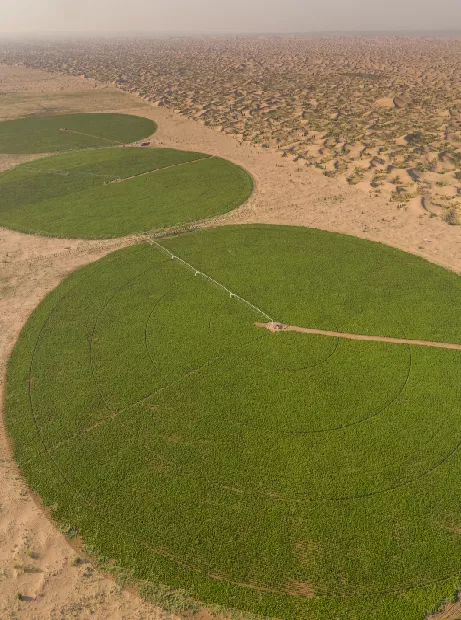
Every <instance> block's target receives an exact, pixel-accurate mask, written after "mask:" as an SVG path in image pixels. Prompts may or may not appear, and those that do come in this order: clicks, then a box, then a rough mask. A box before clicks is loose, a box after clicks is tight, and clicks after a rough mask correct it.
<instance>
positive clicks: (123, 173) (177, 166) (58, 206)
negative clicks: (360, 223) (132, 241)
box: [0, 147, 253, 239]
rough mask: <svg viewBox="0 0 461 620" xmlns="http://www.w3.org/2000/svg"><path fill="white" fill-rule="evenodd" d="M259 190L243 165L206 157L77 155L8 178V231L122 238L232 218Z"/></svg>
mask: <svg viewBox="0 0 461 620" xmlns="http://www.w3.org/2000/svg"><path fill="white" fill-rule="evenodd" d="M252 189H253V184H252V180H251V177H250V176H249V175H248V174H247V173H246V172H245V171H244V170H243V169H242V168H240V167H238V166H236V165H235V164H232V163H231V162H229V161H227V160H224V159H220V158H219V157H211V156H210V155H204V154H203V153H191V152H186V151H177V150H174V149H152V148H148V149H142V148H136V147H125V148H107V149H97V150H88V151H77V152H73V153H64V154H60V155H55V156H53V157H46V158H43V159H37V160H34V161H32V162H27V163H25V164H22V165H20V166H17V167H16V168H12V169H10V170H7V171H6V172H4V173H2V174H0V194H1V196H2V200H1V203H0V226H5V227H7V228H11V229H13V230H19V231H22V232H26V233H38V234H44V235H51V236H57V237H68V238H80V239H82V238H85V239H99V238H109V237H121V236H123V235H127V234H130V233H141V232H145V231H149V230H152V229H156V228H162V227H167V226H174V225H181V224H185V223H187V222H191V221H194V220H199V219H203V218H208V217H212V216H215V215H220V214H222V213H226V212H227V211H230V210H232V209H234V208H235V207H238V206H239V205H241V204H242V203H244V202H245V200H247V198H248V197H249V196H250V194H251V192H252Z"/></svg>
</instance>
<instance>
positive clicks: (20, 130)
mask: <svg viewBox="0 0 461 620" xmlns="http://www.w3.org/2000/svg"><path fill="white" fill-rule="evenodd" d="M156 129H157V125H156V124H155V123H154V121H152V120H150V119H148V118H143V117H141V116H133V115H130V114H99V113H98V114H62V115H57V116H38V117H28V118H19V119H15V120H11V121H3V122H0V153H54V152H58V151H70V150H75V149H88V148H97V147H101V146H116V145H118V144H129V143H130V142H134V141H136V140H141V139H142V138H147V137H149V136H150V135H152V134H153V133H154V132H155V131H156Z"/></svg>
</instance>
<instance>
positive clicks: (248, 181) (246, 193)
mask: <svg viewBox="0 0 461 620" xmlns="http://www.w3.org/2000/svg"><path fill="white" fill-rule="evenodd" d="M116 148H118V147H100V148H98V149H80V150H79V151H78V152H79V153H85V152H86V151H94V150H97V151H98V152H100V151H101V150H114V149H116ZM137 148H138V147H132V146H129V145H128V146H126V147H123V148H122V147H120V150H123V152H126V151H128V150H129V149H137ZM167 150H169V151H176V152H178V153H192V152H193V151H183V150H181V149H175V148H167V147H158V148H157V147H153V148H149V149H145V150H143V151H144V152H152V151H167ZM71 153H72V152H69V151H67V152H58V153H52V154H45V156H44V157H39V158H37V159H34V160H32V161H31V162H23V163H19V164H18V165H16V166H14V167H12V168H8V169H7V170H4V171H1V172H0V178H1V177H2V175H4V174H7V173H8V172H12V171H15V170H18V171H20V170H21V167H23V166H24V168H27V166H30V165H31V164H36V163H39V162H42V161H45V160H46V161H48V160H52V159H57V158H60V157H61V156H66V155H69V154H71ZM200 154H201V155H202V159H204V160H205V159H209V160H212V159H213V160H217V161H221V162H225V164H226V166H227V167H228V168H229V169H233V170H234V171H235V175H236V177H237V176H238V177H239V178H240V179H241V181H242V188H241V194H240V195H239V196H236V197H234V198H233V199H232V201H231V203H230V204H229V205H227V206H226V207H225V208H224V209H221V210H218V211H215V212H214V213H212V214H210V215H206V216H205V217H203V218H202V217H192V218H187V217H184V218H181V219H178V220H177V221H175V222H170V223H168V224H166V226H155V225H153V226H152V227H149V228H148V229H136V228H134V229H132V230H125V231H124V232H122V233H121V234H119V233H105V234H97V235H92V234H86V233H84V231H82V230H81V231H80V232H79V233H78V234H72V233H71V232H70V233H65V234H56V233H53V232H51V231H49V230H46V228H44V229H39V228H38V227H36V226H28V225H21V224H14V223H11V222H7V221H5V220H3V221H2V213H1V211H0V227H3V228H5V229H8V230H12V231H15V232H21V233H24V234H27V235H37V236H41V237H50V238H59V239H85V240H104V239H118V238H122V237H125V236H128V235H146V234H154V233H155V232H157V231H162V230H163V229H164V228H165V229H176V228H183V227H187V226H193V225H197V224H200V223H201V222H206V221H208V220H210V219H211V220H212V219H214V218H217V217H220V216H224V215H227V214H229V213H231V212H232V211H234V210H235V209H238V208H240V207H242V206H243V205H244V204H246V202H247V201H248V200H249V199H250V198H251V197H252V196H253V194H254V191H255V180H254V178H253V175H252V174H251V173H250V172H249V171H248V170H246V169H245V168H243V166H240V165H239V164H236V163H235V162H233V161H231V160H229V159H226V158H222V157H218V156H215V155H210V154H207V153H200ZM198 161H199V160H197V162H198ZM185 163H189V164H193V163H196V162H194V161H190V162H185ZM181 165H183V164H181V163H179V164H177V166H178V167H179V166H181ZM174 167H176V166H175V165H173V166H171V167H169V166H165V167H159V168H158V170H155V171H154V172H155V174H161V173H162V171H168V170H170V169H171V168H174ZM136 176H138V175H135V177H136ZM142 176H144V173H142V174H140V175H139V177H142ZM122 180H123V181H125V180H133V179H130V177H128V178H127V179H122ZM84 191H86V190H84ZM76 194H78V192H74V193H71V194H69V197H72V196H73V195H76ZM63 203H64V204H65V197H64V198H63ZM36 205H40V203H35V204H34V203H31V204H30V205H26V207H28V206H30V207H32V208H33V207H34V206H36ZM9 212H11V211H9Z"/></svg>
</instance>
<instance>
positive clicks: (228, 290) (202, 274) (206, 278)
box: [147, 239, 273, 323]
mask: <svg viewBox="0 0 461 620" xmlns="http://www.w3.org/2000/svg"><path fill="white" fill-rule="evenodd" d="M147 243H148V244H149V245H153V246H156V247H157V248H159V249H160V250H161V251H163V252H165V253H166V254H168V256H169V257H170V258H171V260H177V261H178V262H180V263H182V264H183V265H184V266H185V267H187V268H188V269H190V270H191V271H193V272H194V275H195V276H201V277H202V278H204V279H205V280H207V281H208V282H211V283H212V284H214V285H216V286H217V287H218V288H220V289H221V290H223V291H225V292H226V293H227V294H228V295H229V297H230V298H231V299H237V300H238V301H241V302H243V303H244V304H246V305H247V306H249V307H250V308H251V309H252V310H255V311H256V312H258V313H259V314H261V315H262V316H264V317H266V319H269V321H270V322H271V323H273V319H271V318H270V316H269V315H268V314H266V312H264V311H263V310H261V308H258V306H255V305H254V304H252V303H251V302H250V301H248V300H247V299H244V298H243V297H241V296H240V295H237V293H234V292H233V291H231V290H230V289H228V288H227V286H224V284H221V282H218V281H217V280H215V279H214V278H212V277H211V276H209V275H207V274H206V273H203V271H199V270H198V269H197V268H196V267H194V266H193V265H191V264H190V263H188V262H186V261H185V260H184V259H182V258H181V257H180V256H176V254H173V253H172V252H170V250H168V249H167V248H166V247H164V246H163V245H160V243H157V241H154V240H153V239H147Z"/></svg>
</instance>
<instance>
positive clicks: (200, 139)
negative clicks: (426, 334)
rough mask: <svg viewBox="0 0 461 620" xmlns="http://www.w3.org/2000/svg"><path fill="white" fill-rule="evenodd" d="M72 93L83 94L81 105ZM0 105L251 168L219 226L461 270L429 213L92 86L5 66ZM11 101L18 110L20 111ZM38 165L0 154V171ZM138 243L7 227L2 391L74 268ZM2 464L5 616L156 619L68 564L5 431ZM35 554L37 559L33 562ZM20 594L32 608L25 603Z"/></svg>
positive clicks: (4, 110)
mask: <svg viewBox="0 0 461 620" xmlns="http://www.w3.org/2000/svg"><path fill="white" fill-rule="evenodd" d="M72 93H76V97H75V99H73V98H72V97H71V94H72ZM0 95H6V96H5V97H1V96H0V119H6V118H14V117H17V116H24V115H26V114H32V113H36V112H43V111H46V112H52V113H69V112H76V111H95V112H96V111H105V112H111V111H113V112H121V111H123V112H124V113H132V114H142V115H145V116H146V117H148V118H152V119H154V120H155V121H156V122H157V123H158V125H159V129H158V132H157V133H156V134H155V135H154V136H153V138H152V139H151V144H152V146H153V147H172V148H178V149H182V150H192V151H198V152H203V153H207V154H210V155H216V156H220V157H224V158H227V159H230V160H231V161H233V162H235V163H236V164H239V165H241V166H243V167H244V168H246V169H247V170H248V171H249V172H250V173H251V174H252V175H253V178H254V180H255V192H254V194H253V196H252V197H251V198H250V200H249V201H248V202H247V203H246V204H245V205H243V206H242V207H240V208H239V209H236V210H235V211H234V212H232V213H231V214H228V215H226V216H224V217H221V218H217V219H216V222H219V223H223V224H225V223H250V222H264V223H272V224H291V225H304V226H311V227H318V228H322V229H325V230H330V231H336V232H342V233H348V234H353V235H356V236H358V237H362V238H368V239H372V240H375V241H381V242H384V243H387V244H389V245H393V246H395V247H399V248H401V249H403V250H406V251H408V252H412V253H415V254H420V255H422V256H424V257H426V258H427V259H429V260H431V261H433V262H435V263H439V264H441V265H443V266H445V267H448V268H450V269H453V270H455V271H458V272H461V229H460V228H458V227H450V226H447V225H446V224H445V223H444V222H442V221H440V220H439V219H437V218H429V216H428V215H426V214H424V213H421V214H415V213H414V212H413V211H405V210H398V209H396V207H395V205H393V204H392V205H390V204H388V203H387V202H386V201H385V200H380V199H370V198H369V196H368V194H367V193H365V192H363V191H361V190H360V189H359V188H357V187H351V186H349V185H348V184H347V183H346V182H345V181H342V180H337V179H328V178H326V177H324V176H323V175H322V174H321V173H319V172H318V171H316V170H314V169H307V168H302V169H301V168H298V166H297V164H294V163H292V162H288V161H286V160H283V159H281V158H280V156H279V155H277V154H276V153H272V152H266V151H264V150H262V149H260V148H257V147H254V146H251V145H248V144H239V142H238V141H237V140H236V139H234V138H232V137H230V136H227V135H224V134H221V133H218V132H216V131H214V130H212V129H209V128H206V127H204V126H203V125H202V124H200V123H199V122H197V121H192V120H188V119H186V118H183V117H181V116H177V115H174V114H173V113H171V112H169V111H168V110H166V109H164V108H153V107H151V106H147V105H146V104H144V103H143V102H141V101H140V100H139V99H138V98H136V97H133V96H129V95H126V94H123V93H120V92H118V91H115V90H114V89H111V88H107V86H106V85H101V86H99V85H98V84H96V83H95V82H94V81H93V80H83V79H79V78H71V77H67V76H66V77H62V76H59V75H57V74H50V73H46V72H42V71H36V70H29V69H24V68H20V67H13V68H11V67H5V66H1V65H0ZM13 95H17V96H18V100H17V101H16V99H15V100H14V102H13V103H12V99H11V97H12V96H13ZM77 95H78V96H77ZM5 102H6V103H5ZM146 148H149V147H146ZM37 157H40V156H36V155H28V156H18V155H14V156H11V155H0V170H5V169H6V168H9V167H11V166H13V165H16V164H18V163H20V162H22V161H29V160H32V159H36V158H37ZM130 243H133V239H123V240H115V241H114V240H111V241H79V240H65V239H48V238H43V237H38V236H32V235H24V234H21V233H16V232H12V231H8V230H5V229H0V377H1V382H0V392H3V388H4V371H5V367H6V361H7V359H8V357H9V354H10V352H11V349H12V347H13V345H14V342H15V341H16V338H17V336H18V334H19V331H20V329H21V327H22V326H23V325H24V323H25V321H26V320H27V318H28V316H29V315H30V313H31V312H32V311H33V309H34V308H35V307H36V305H37V304H38V302H39V301H40V300H41V299H42V298H43V297H44V296H45V295H46V294H47V293H48V292H49V291H50V290H52V289H53V288H54V287H55V286H57V284H58V283H59V282H60V281H61V280H62V279H63V278H64V277H65V276H66V275H67V274H69V273H70V272H71V271H73V270H74V269H76V268H78V267H80V266H82V265H84V264H87V263H89V262H91V261H94V260H96V259H98V258H100V257H102V256H104V255H105V254H107V253H108V252H110V251H112V250H113V249H115V248H116V247H121V246H123V245H127V244H130ZM0 454H1V461H0V618H1V619H2V620H3V618H5V619H6V618H27V619H30V618H34V619H37V620H41V619H43V620H45V619H49V618H53V619H54V618H56V619H58V618H59V619H61V618H71V617H77V618H86V617H89V616H91V617H93V618H98V619H101V620H102V619H107V618H111V619H112V618H114V619H122V618H129V619H138V618H139V619H141V618H149V619H153V618H158V617H160V612H159V611H158V610H156V609H155V608H153V607H152V606H149V605H146V604H144V603H143V602H142V601H140V600H139V599H138V598H137V597H136V596H135V595H133V594H131V593H129V592H126V591H120V590H119V589H118V588H117V587H116V586H115V584H114V583H113V581H112V580H110V579H108V578H106V577H104V576H101V575H99V574H97V573H96V572H95V571H94V570H92V569H91V566H90V565H89V564H83V565H81V566H73V565H72V558H73V557H74V556H75V551H74V550H73V549H72V548H71V547H70V545H69V544H68V542H67V541H66V540H65V538H64V537H63V536H62V535H61V534H60V533H59V532H58V531H57V530H56V528H55V527H54V525H52V523H51V522H50V521H49V519H48V517H47V516H46V514H45V513H44V512H43V511H42V510H41V509H40V508H39V507H38V506H37V505H36V503H35V502H34V500H33V498H32V497H31V495H30V493H29V491H28V489H27V486H26V485H25V483H24V482H23V480H22V479H21V477H20V476H19V473H18V469H17V467H16V465H15V463H14V461H13V459H12V456H11V451H10V448H9V444H8V439H7V436H6V433H5V429H4V427H3V425H2V424H0ZM27 549H29V550H30V551H31V552H32V553H33V555H31V554H30V553H29V555H28V554H27ZM24 566H25V567H30V566H32V567H33V569H34V570H33V572H32V571H24V569H23V568H21V567H24ZM18 592H20V593H21V594H24V595H25V596H26V597H27V599H26V600H24V601H19V600H18V598H17V593H18ZM455 605H456V604H455ZM453 609H455V611H453ZM459 609H461V607H459V608H458V610H459ZM448 613H450V614H452V613H453V614H455V613H456V607H453V606H451V607H450V610H449V612H448ZM207 616H208V615H207V614H203V615H202V617H207ZM163 617H171V616H168V615H167V616H165V615H164V616H163ZM445 617H446V618H448V617H450V618H451V617H455V616H454V615H453V616H452V615H450V616H445Z"/></svg>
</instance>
